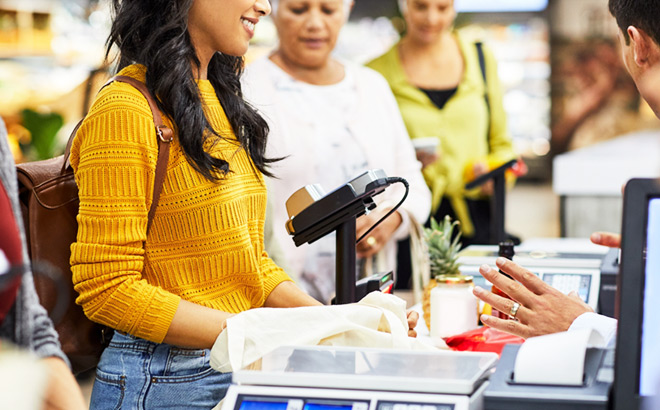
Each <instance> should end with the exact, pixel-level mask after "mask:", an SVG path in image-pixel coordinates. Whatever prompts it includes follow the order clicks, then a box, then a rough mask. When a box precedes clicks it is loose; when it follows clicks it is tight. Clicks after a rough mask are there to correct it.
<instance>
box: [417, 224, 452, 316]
mask: <svg viewBox="0 0 660 410" xmlns="http://www.w3.org/2000/svg"><path fill="white" fill-rule="evenodd" d="M458 224H459V222H458V221H453V222H452V220H451V217H450V216H449V215H446V216H445V219H444V221H442V223H438V222H437V221H436V220H435V219H434V218H431V227H430V228H424V241H425V242H426V246H427V248H428V254H429V262H430V267H431V280H429V283H428V284H426V286H424V294H423V298H422V309H423V311H424V321H425V322H426V326H427V327H428V328H429V329H430V328H431V289H433V288H434V287H436V285H437V282H436V278H437V277H439V276H459V275H460V274H461V272H460V271H459V269H458V268H459V264H458V251H459V250H460V249H461V244H460V242H459V240H460V239H461V233H460V232H458V234H457V235H456V237H455V238H454V239H453V240H452V236H453V233H454V228H456V227H457V226H458Z"/></svg>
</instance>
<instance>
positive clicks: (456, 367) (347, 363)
mask: <svg viewBox="0 0 660 410" xmlns="http://www.w3.org/2000/svg"><path fill="white" fill-rule="evenodd" d="M497 357H498V356H497V355H496V354H495V353H481V352H455V351H447V350H432V351H411V350H396V349H373V348H352V347H328V346H310V347H281V348H278V349H277V350H275V351H273V352H272V353H270V354H268V355H266V356H264V357H263V358H262V359H260V360H259V361H257V362H255V363H254V364H252V365H250V366H248V367H247V368H245V369H243V370H239V371H236V372H234V374H233V382H234V383H233V384H232V385H231V386H230V388H229V391H228V392H227V395H226V396H225V399H224V402H223V406H222V410H481V409H483V390H484V389H485V387H486V385H487V384H488V382H487V381H486V380H487V379H488V377H489V376H490V374H491V372H492V370H493V368H494V366H495V363H496V362H497Z"/></svg>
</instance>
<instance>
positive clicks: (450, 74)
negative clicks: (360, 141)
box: [367, 0, 516, 245]
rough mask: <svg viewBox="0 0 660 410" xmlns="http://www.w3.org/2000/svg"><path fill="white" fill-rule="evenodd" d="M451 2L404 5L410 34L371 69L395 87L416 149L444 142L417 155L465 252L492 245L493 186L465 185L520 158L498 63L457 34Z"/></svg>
mask: <svg viewBox="0 0 660 410" xmlns="http://www.w3.org/2000/svg"><path fill="white" fill-rule="evenodd" d="M453 3H454V2H453V0H399V4H400V7H401V11H402V13H403V15H404V18H405V21H406V27H407V31H406V34H405V35H404V37H403V38H402V39H401V41H399V42H398V43H397V44H395V45H394V46H393V47H392V48H391V49H390V50H389V51H388V52H387V53H385V54H384V55H382V56H381V57H378V58H377V59H375V60H374V61H372V62H370V63H369V64H367V65H368V66H369V67H371V68H373V69H375V70H376V71H379V72H380V73H381V74H382V75H383V76H384V77H385V78H386V79H387V81H388V82H389V84H390V87H391V88H392V91H393V93H394V96H395V97H396V100H397V102H398V104H399V109H400V110H401V114H402V116H403V119H404V122H405V124H406V127H407V129H408V134H409V135H410V137H411V138H412V139H413V143H414V140H415V139H419V138H428V137H433V138H437V139H438V140H439V142H438V148H437V149H436V151H435V154H431V155H428V154H427V155H424V152H423V151H421V150H420V151H418V159H419V160H420V161H421V162H422V164H423V165H424V169H423V173H424V177H425V179H426V183H427V184H428V186H429V188H431V192H432V213H431V215H432V216H434V217H435V218H436V219H437V220H441V219H442V218H443V217H444V215H446V214H449V215H451V216H453V217H454V218H457V219H458V220H460V222H461V229H462V233H463V240H462V241H463V245H468V244H471V243H488V241H489V236H490V207H489V202H488V196H489V195H490V194H491V191H492V186H491V185H492V184H486V185H484V186H482V187H481V188H480V189H476V190H472V191H467V190H465V188H464V186H465V183H466V182H469V181H471V180H472V179H474V178H475V177H477V176H479V175H481V174H483V173H485V172H487V171H489V170H490V169H492V168H494V167H497V166H499V165H500V164H502V163H504V162H506V161H509V160H511V159H513V158H515V157H516V154H515V152H514V150H513V146H512V143H511V138H510V136H509V134H508V132H507V128H506V116H505V112H504V107H503V104H502V91H501V88H500V83H499V80H498V76H497V67H496V63H495V59H494V57H493V55H492V54H491V53H490V51H489V50H488V49H483V48H482V49H481V50H478V48H480V45H479V46H477V44H475V43H474V42H472V41H470V40H468V39H467V38H466V37H465V36H464V35H463V34H461V32H460V31H457V30H454V29H453V21H454V18H455V16H456V11H455V9H454V4H453ZM480 52H481V53H482V56H483V71H482V64H480V61H479V60H480V57H479V54H480ZM484 74H485V76H484Z"/></svg>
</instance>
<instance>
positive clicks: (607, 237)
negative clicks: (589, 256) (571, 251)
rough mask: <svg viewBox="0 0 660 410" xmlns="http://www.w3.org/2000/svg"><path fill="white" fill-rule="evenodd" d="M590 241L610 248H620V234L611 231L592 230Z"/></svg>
mask: <svg viewBox="0 0 660 410" xmlns="http://www.w3.org/2000/svg"><path fill="white" fill-rule="evenodd" d="M591 242H593V243H595V244H596V245H603V246H609V247H610V248H620V247H621V235H619V234H616V233H611V232H594V233H592V234H591Z"/></svg>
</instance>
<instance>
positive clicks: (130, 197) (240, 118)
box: [71, 0, 318, 409]
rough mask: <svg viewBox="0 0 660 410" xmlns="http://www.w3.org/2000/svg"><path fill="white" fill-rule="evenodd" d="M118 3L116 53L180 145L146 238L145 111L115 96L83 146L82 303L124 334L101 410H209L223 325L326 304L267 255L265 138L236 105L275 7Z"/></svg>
mask: <svg viewBox="0 0 660 410" xmlns="http://www.w3.org/2000/svg"><path fill="white" fill-rule="evenodd" d="M153 3H154V2H152V1H147V0H123V1H122V0H113V2H112V5H113V10H114V13H115V15H114V19H113V24H112V29H111V34H110V37H109V39H108V44H109V46H108V51H110V48H111V47H113V46H116V47H117V48H118V50H119V58H120V59H119V66H120V69H121V70H120V72H119V74H120V75H124V76H129V77H133V78H135V79H138V80H139V81H142V82H144V83H146V85H147V87H148V89H149V90H150V92H151V94H152V95H154V96H157V97H158V101H159V108H160V110H161V112H162V113H163V114H164V118H166V120H165V121H166V123H167V124H168V125H169V126H170V127H171V128H172V129H173V130H174V131H175V138H174V140H173V141H172V142H171V149H170V155H169V162H168V164H167V169H166V175H165V179H164V184H163V189H162V193H161V195H160V199H159V202H158V207H157V210H156V212H155V217H154V219H153V223H152V225H151V227H150V229H149V231H148V235H147V213H148V210H149V208H150V205H151V202H152V191H153V185H154V170H155V168H156V158H157V154H158V144H157V137H156V133H155V131H154V126H153V124H154V122H153V121H154V120H153V116H152V114H151V111H150V108H149V105H148V103H147V101H146V100H145V98H144V97H143V96H142V94H140V92H139V91H137V90H136V89H135V88H133V87H132V86H130V85H128V84H125V83H119V82H115V83H112V84H110V85H109V86H107V87H105V88H104V89H103V90H102V91H101V92H100V93H99V94H98V96H97V98H96V101H95V102H94V104H93V107H92V108H91V110H90V112H89V114H88V116H87V118H86V119H85V121H84V122H83V124H82V126H81V128H80V130H79V132H78V134H77V136H76V138H75V140H74V143H73V146H72V150H71V164H72V166H73V168H74V171H75V176H76V182H77V184H78V187H79V194H80V210H79V214H78V223H79V228H78V240H77V242H76V243H74V244H73V245H72V255H71V265H72V270H73V280H74V284H75V289H76V290H77V291H78V292H79V297H78V299H77V302H78V303H79V304H81V305H82V306H83V308H84V311H85V313H86V315H87V316H88V317H89V318H91V319H92V320H94V321H96V322H99V323H102V324H104V325H107V326H110V327H112V328H114V329H116V331H115V333H114V336H113V338H112V341H111V343H110V345H109V347H108V348H106V349H105V352H104V353H103V356H102V358H101V361H100V363H99V366H98V369H97V377H96V381H95V384H94V388H93V392H92V404H91V407H92V408H94V409H101V408H113V409H114V408H134V409H144V408H165V407H167V408H212V407H213V406H215V405H216V404H217V403H218V402H219V401H220V400H221V399H222V397H223V396H224V394H225V392H226V389H227V387H228V385H229V383H230V381H231V375H230V374H221V373H218V372H216V371H215V370H213V369H211V368H210V366H209V350H208V349H209V348H210V347H211V346H212V345H213V343H214V342H215V340H216V337H217V336H218V334H219V333H220V332H221V330H222V329H223V327H224V325H225V321H226V319H227V318H228V317H229V316H231V315H232V314H236V313H239V312H242V311H245V310H247V309H252V308H258V307H263V306H267V307H292V306H307V305H316V304H318V302H316V301H315V300H314V299H312V298H311V297H309V296H307V295H306V294H305V293H303V292H302V291H301V290H299V289H298V288H297V287H296V286H295V284H294V283H293V282H291V280H290V278H289V277H288V276H287V275H286V274H285V273H284V272H283V271H282V270H281V269H280V268H279V267H277V266H276V265H275V264H274V263H273V262H272V261H271V260H270V258H269V257H268V256H267V254H266V253H265V252H264V247H263V227H264V214H265V206H266V187H265V185H264V182H263V176H262V173H263V174H267V175H269V173H268V171H267V165H268V164H269V163H270V162H272V160H270V159H268V158H266V157H265V156H264V149H265V146H266V136H267V132H268V127H267V125H266V123H265V122H264V120H263V119H262V118H261V117H260V116H259V115H258V114H257V113H256V112H255V111H254V110H253V109H251V108H250V107H249V106H248V105H247V104H245V103H244V101H243V99H242V98H241V90H240V82H239V76H240V73H241V71H242V64H243V61H242V58H241V56H242V55H243V54H244V53H245V52H246V50H247V47H248V42H249V40H250V39H251V37H252V36H253V35H254V28H255V24H257V22H258V21H259V18H260V17H263V16H265V15H267V14H268V13H269V12H270V6H269V3H268V1H267V0H223V1H217V0H169V1H160V2H158V7H156V6H154V5H153Z"/></svg>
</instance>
